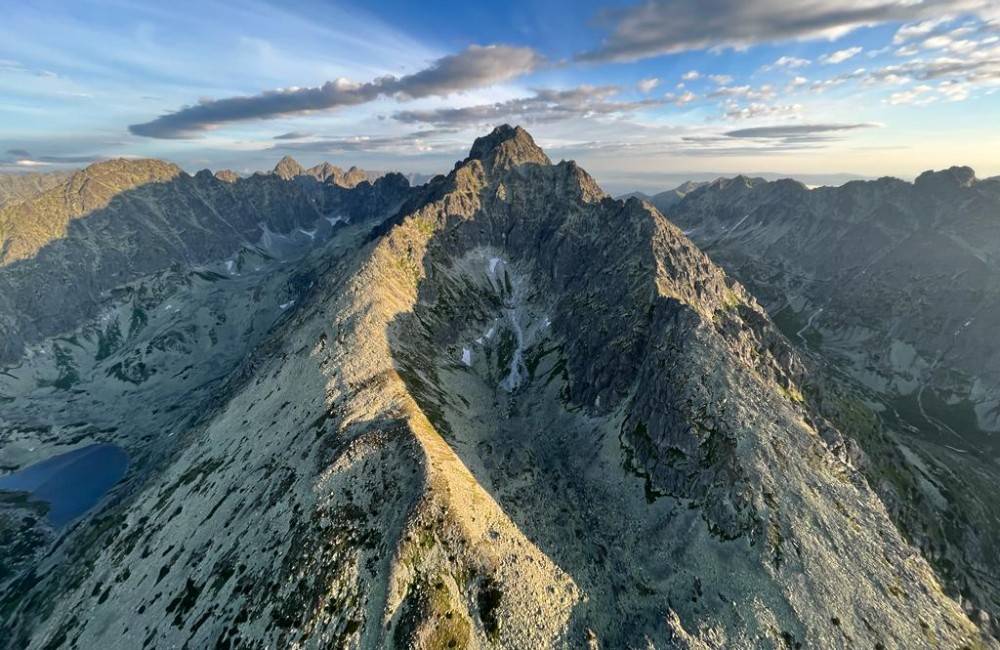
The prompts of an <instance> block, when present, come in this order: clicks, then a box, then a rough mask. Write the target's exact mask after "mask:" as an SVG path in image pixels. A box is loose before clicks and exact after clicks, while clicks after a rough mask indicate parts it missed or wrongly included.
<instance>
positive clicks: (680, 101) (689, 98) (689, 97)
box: [664, 90, 698, 107]
mask: <svg viewBox="0 0 1000 650" xmlns="http://www.w3.org/2000/svg"><path fill="white" fill-rule="evenodd" d="M664 98H665V99H666V100H667V101H669V102H672V103H673V105H674V106H679V107H684V106H687V105H688V104H690V103H691V102H693V101H694V100H696V99H698V95H695V94H694V93H693V92H691V91H690V90H689V91H687V92H684V93H682V94H680V95H675V94H674V93H667V94H666V95H664Z"/></svg>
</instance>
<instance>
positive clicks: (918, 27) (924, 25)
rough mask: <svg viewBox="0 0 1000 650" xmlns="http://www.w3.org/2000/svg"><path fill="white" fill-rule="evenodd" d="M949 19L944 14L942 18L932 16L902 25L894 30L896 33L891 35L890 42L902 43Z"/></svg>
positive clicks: (933, 28)
mask: <svg viewBox="0 0 1000 650" xmlns="http://www.w3.org/2000/svg"><path fill="white" fill-rule="evenodd" d="M949 20H951V17H950V16H945V17H942V18H932V19H930V20H922V21H920V22H918V23H909V24H906V25H903V26H902V27H900V28H899V29H898V30H896V35H895V36H893V37H892V42H893V43H894V44H895V45H902V44H903V43H905V42H906V41H908V40H909V39H911V38H916V37H918V36H926V35H927V34H930V33H931V32H932V31H934V30H935V29H937V27H938V25H941V24H942V23H945V22H947V21H949Z"/></svg>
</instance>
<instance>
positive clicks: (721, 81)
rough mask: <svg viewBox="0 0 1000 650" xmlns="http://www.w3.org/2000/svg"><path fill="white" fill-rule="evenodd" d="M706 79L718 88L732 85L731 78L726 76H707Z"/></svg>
mask: <svg viewBox="0 0 1000 650" xmlns="http://www.w3.org/2000/svg"><path fill="white" fill-rule="evenodd" d="M708 78H709V79H711V80H712V83H715V84H718V85H720V86H725V85H726V84H731V83H733V78H732V77H730V76H729V75H727V74H710V75H708Z"/></svg>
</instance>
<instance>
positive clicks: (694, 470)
mask: <svg viewBox="0 0 1000 650" xmlns="http://www.w3.org/2000/svg"><path fill="white" fill-rule="evenodd" d="M362 175H364V173H363V172H360V171H359V172H357V173H352V172H351V170H348V171H347V172H343V170H335V169H334V168H332V166H330V167H324V166H322V165H321V166H318V167H314V168H312V169H309V170H307V169H304V168H302V166H301V165H299V164H298V163H297V162H295V161H294V160H292V159H290V158H286V159H283V160H282V161H280V162H279V164H278V166H277V167H276V168H275V170H274V172H272V173H268V174H257V175H253V176H250V177H246V178H241V177H239V176H237V175H236V174H233V173H231V172H230V173H226V172H218V173H215V174H213V173H211V172H208V171H204V172H199V173H198V174H195V175H193V176H192V175H188V174H186V173H184V172H183V171H182V170H180V169H179V168H177V167H176V166H174V165H172V164H170V163H165V162H162V161H155V160H140V161H121V160H119V161H109V162H105V163H100V164H98V165H93V166H91V167H89V168H87V169H85V170H83V171H80V172H78V173H76V174H74V175H73V176H72V177H70V178H69V179H67V180H65V181H64V182H63V183H61V184H59V185H57V186H55V187H53V188H51V189H49V190H47V191H44V192H42V193H40V194H37V195H36V196H35V197H34V198H31V199H28V200H26V201H22V202H20V203H17V204H14V205H10V206H8V207H6V208H4V209H3V210H0V247H2V248H0V251H2V254H0V318H2V320H0V335H2V336H0V340H2V341H3V343H2V345H3V347H2V348H0V356H2V364H0V406H2V408H0V468H3V469H4V470H5V471H7V472H9V473H10V474H9V476H10V477H18V476H24V474H18V473H19V472H24V473H30V472H31V471H32V470H31V468H32V467H33V463H35V462H36V461H43V462H45V461H46V460H47V461H48V464H47V465H45V468H46V480H47V482H52V481H54V482H56V483H58V482H59V480H60V477H59V476H56V475H55V474H56V473H57V472H56V468H58V467H59V466H60V463H59V462H58V461H57V460H53V459H58V458H59V454H62V453H73V452H76V453H77V454H81V452H79V451H78V450H80V449H85V448H88V447H90V446H93V445H102V447H101V449H107V447H106V446H107V445H114V446H115V447H116V448H118V449H121V450H123V451H124V452H125V453H126V454H127V456H128V465H127V471H125V474H124V477H123V478H122V479H121V481H120V482H118V483H117V484H115V485H114V486H113V487H111V488H110V489H109V490H108V491H107V492H106V493H105V494H104V496H103V498H102V499H101V501H100V502H99V503H98V504H97V505H96V506H95V507H94V509H93V510H91V511H90V512H89V513H88V514H85V515H83V516H82V517H80V518H79V519H76V520H74V521H73V522H72V523H70V524H68V525H59V524H58V523H56V522H54V521H52V520H51V518H47V513H48V509H49V507H50V506H51V502H48V501H46V500H45V499H44V498H43V497H42V496H39V495H35V494H33V493H32V492H31V490H30V489H26V490H23V491H17V492H15V491H10V490H8V491H0V532H2V533H3V534H2V535H0V648H10V649H13V648H18V649H20V648H57V647H67V648H68V647H78V648H97V647H101V648H103V647H112V648H135V647H147V648H153V647H163V648H167V647H189V648H203V647H216V648H239V647H280V648H284V647H304V648H305V647H308V648H319V647H335V648H562V647H573V648H576V647H586V648H647V647H664V648H695V649H709V648H723V647H725V648H798V647H820V648H826V647H873V648H897V647H898V648H925V647H947V648H961V647H970V648H973V647H985V648H998V647H1000V644H998V642H997V640H996V637H995V636H994V635H995V634H996V633H997V629H996V627H995V626H994V624H993V622H992V621H993V619H994V617H995V615H996V613H997V603H998V602H1000V601H998V600H997V595H998V594H1000V591H998V590H997V588H996V576H997V575H1000V571H998V570H997V567H998V566H1000V562H998V558H997V554H996V549H997V548H998V540H1000V534H998V532H997V530H998V529H997V526H996V524H995V522H996V521H998V519H996V515H997V506H996V504H995V501H996V500H995V499H994V498H992V494H993V492H992V491H991V490H994V489H995V485H996V480H997V472H996V467H995V459H994V458H993V455H995V454H994V451H993V447H992V446H991V445H992V443H990V442H989V437H988V436H986V434H985V433H983V435H984V437H983V438H976V439H975V441H974V442H975V444H971V443H972V442H973V441H969V440H965V439H964V438H963V440H965V442H964V443H962V442H960V441H958V440H957V439H956V440H954V441H952V440H951V439H950V438H949V437H948V436H949V435H950V434H948V432H947V431H946V430H944V429H935V428H933V427H930V426H926V427H923V428H920V426H918V425H914V424H911V421H910V417H911V416H913V412H912V409H911V411H908V412H906V413H904V412H903V409H902V408H901V407H897V405H896V402H895V401H894V400H896V399H897V398H899V399H902V398H903V396H904V395H907V394H912V391H911V392H910V393H906V392H905V391H904V389H905V388H907V387H908V386H910V384H907V383H905V381H904V379H903V378H905V377H909V378H911V379H912V381H913V382H914V383H915V384H916V385H917V387H918V388H917V389H918V390H919V389H920V388H923V389H924V393H923V397H927V398H928V399H929V395H930V394H931V392H930V391H931V390H932V387H933V392H934V394H936V395H938V396H939V398H940V400H941V401H942V403H943V404H945V405H952V406H953V405H954V404H956V403H957V402H955V401H954V399H953V396H954V395H963V396H965V397H964V399H968V400H969V401H970V402H972V401H973V400H975V399H977V398H978V396H979V395H980V392H977V390H979V389H976V388H974V387H970V386H968V385H967V384H966V383H963V382H962V381H959V380H958V379H955V378H954V377H953V378H952V379H950V380H949V379H947V378H946V377H943V376H938V374H939V373H940V372H943V371H944V370H945V369H952V368H954V369H956V371H958V370H961V371H962V372H966V373H967V377H968V378H971V377H975V378H976V380H978V381H980V382H981V384H982V385H983V386H992V384H988V383H987V382H989V381H991V378H992V374H990V373H991V371H990V369H989V367H988V366H989V359H990V357H989V355H990V354H992V353H993V350H995V346H993V345H992V343H990V342H989V341H985V340H979V344H981V345H982V346H983V350H985V351H984V352H982V354H981V356H982V357H983V358H982V359H980V360H978V362H977V361H975V360H973V359H972V358H971V357H970V356H969V355H966V354H962V353H961V350H962V349H963V348H961V346H960V345H958V344H956V345H955V347H952V348H947V349H946V348H944V347H942V345H943V344H942V343H941V341H945V340H946V338H944V337H943V334H944V333H947V332H952V331H954V330H952V329H951V328H952V326H953V325H954V324H955V322H956V321H959V320H961V319H962V318H965V319H968V318H969V315H970V313H971V312H967V311H966V309H967V308H971V307H972V306H975V305H978V306H980V310H979V311H976V312H975V313H974V314H972V315H974V317H975V318H981V317H984V316H983V315H984V314H985V313H986V311H988V310H989V309H990V307H989V306H990V305H991V304H992V303H991V302H990V300H992V295H993V294H992V293H991V291H992V290H993V289H992V288H991V287H990V286H989V282H987V278H988V277H990V276H989V274H990V273H991V272H992V270H991V267H989V264H991V263H992V259H993V258H992V255H993V254H994V253H993V248H992V246H993V244H992V243H990V242H991V241H992V242H1000V237H996V236H995V233H993V231H992V230H990V228H992V225H991V223H992V222H991V221H990V219H989V216H990V215H991V214H992V215H994V216H995V214H996V213H995V212H993V209H994V208H993V205H994V203H993V201H994V199H995V187H994V185H993V184H992V183H990V182H980V181H976V180H974V178H973V177H972V176H971V173H967V172H966V171H965V170H961V169H958V170H950V171H948V172H944V173H939V174H929V175H926V176H924V177H921V179H920V180H918V182H917V183H916V184H915V185H911V184H907V183H902V182H901V181H889V180H884V181H877V182H874V183H859V184H848V185H846V186H844V187H843V188H839V189H837V190H814V191H809V190H808V189H806V188H805V187H804V186H803V185H802V184H801V183H796V182H792V181H780V182H774V183H771V182H767V181H763V180H758V179H750V178H743V177H741V178H736V179H727V180H717V181H713V182H710V183H707V184H698V183H692V184H690V185H688V186H685V187H683V188H678V190H676V191H671V192H667V193H664V194H660V195H656V196H653V197H650V199H649V200H639V199H635V198H630V199H628V200H624V201H623V200H616V199H613V198H611V197H610V196H608V195H607V194H606V193H605V192H604V191H603V189H602V188H601V187H600V186H599V185H598V184H597V183H596V182H595V181H594V179H593V178H592V177H591V176H590V175H589V174H588V173H587V172H586V171H584V170H583V169H582V168H581V167H579V166H578V165H577V164H576V163H574V162H560V163H558V164H553V163H552V162H551V161H550V160H549V158H548V156H547V155H546V154H545V152H544V151H542V150H541V149H540V148H539V147H538V146H537V145H536V144H535V142H534V140H533V138H532V137H531V136H530V135H529V134H528V133H527V132H526V131H525V130H523V129H521V128H520V127H511V126H502V127H498V128H497V129H495V130H494V131H493V132H491V133H489V134H487V135H484V136H483V137H480V138H478V139H476V140H475V142H474V143H473V144H472V147H471V149H470V151H469V155H468V156H467V157H466V158H465V159H463V160H461V161H459V162H458V163H457V164H456V165H455V166H454V168H453V169H452V171H451V172H450V173H449V174H447V175H446V176H437V177H434V178H433V179H431V180H429V182H427V183H426V184H422V185H419V186H412V185H411V184H409V183H408V182H407V181H406V179H405V178H404V177H402V176H400V175H396V174H387V175H384V176H380V177H379V178H377V179H375V180H372V179H371V178H370V177H369V176H367V175H364V178H363V179H362V178H361V176H362ZM657 203H658V204H659V205H663V206H664V210H666V214H667V217H669V219H668V218H667V217H665V216H664V214H661V211H660V210H659V209H657V207H655V206H656V204H657ZM949 210H950V212H949ZM949 216H950V217H951V218H950V220H949ZM671 220H675V221H674V222H672V221H671ZM963 224H965V225H963ZM679 226H680V227H679ZM682 228H683V230H682ZM685 231H687V234H685ZM935 233H937V234H936V235H935ZM997 234H1000V233H997ZM974 235H975V236H974ZM991 238H992V239H991ZM696 243H700V244H701V245H702V246H703V247H704V250H701V249H699V247H698V246H697V245H696ZM911 245H912V246H915V248H913V249H910V248H909V247H910V246H911ZM897 251H898V252H897ZM906 251H908V252H909V253H908V254H909V256H910V259H911V261H912V263H911V264H909V265H907V263H906V262H905V257H906V255H904V252H906ZM937 256H940V258H941V259H938V257H937ZM924 258H927V263H926V265H923V264H918V263H917V261H920V260H923V259H924ZM971 259H975V260H979V262H980V264H981V265H985V266H981V265H980V266H977V264H976V263H974V262H972V261H970V260H971ZM719 264H721V266H720V265H719ZM769 265H770V266H769ZM724 269H728V270H724ZM739 278H745V280H746V286H747V288H744V284H742V283H741V282H740V281H739ZM873 278H877V279H873ZM820 286H822V287H826V288H825V289H815V288H813V287H820ZM848 290H850V291H851V295H848V293H847V291H848ZM867 292H871V293H872V296H871V297H869V295H868V293H867ZM755 295H756V297H755ZM851 296H853V298H852V297H851ZM948 300H952V301H954V302H953V305H954V306H953V308H952V311H954V312H956V313H951V312H950V311H949V310H948V309H947V308H946V307H945V306H944V305H945V301H948ZM935 301H937V302H935ZM785 303H788V306H786V305H785ZM820 309H822V310H823V311H819V310H820ZM828 314H830V315H828ZM838 323H839V325H838ZM958 326H963V323H962V322H958ZM971 328H972V325H971V324H969V325H967V326H964V329H961V330H960V331H959V334H956V335H955V336H953V337H952V339H947V340H948V342H952V341H957V340H960V339H961V337H962V336H965V334H963V332H966V331H968V330H970V329H971ZM970 336H971V335H970ZM977 336H978V335H977ZM935 337H937V338H935ZM935 345H937V346H938V349H939V350H940V351H941V353H939V354H937V355H930V354H929V353H928V352H927V351H926V350H929V349H933V346H935ZM880 346H881V348H880ZM885 346H888V347H885ZM929 346H930V347H929ZM879 349H883V354H885V355H888V356H889V360H888V361H887V360H886V359H885V358H884V357H882V356H877V354H878V350H879ZM915 359H925V360H930V361H929V368H924V366H923V365H921V364H920V363H918V362H917V361H915ZM906 360H909V363H904V362H905V361H906ZM863 368H870V370H869V372H870V373H871V378H869V377H867V376H865V375H864V373H862V372H861V371H860V370H859V369H863ZM973 384H975V382H973ZM946 386H947V387H950V390H952V391H953V392H952V393H947V394H946V393H945V392H944V387H946ZM961 390H966V392H965V393H962V392H961ZM990 390H992V389H987V390H986V391H985V392H984V393H983V394H987V395H991V394H992V393H990ZM923 397H921V396H919V395H918V397H917V401H916V408H917V409H918V412H919V409H925V410H926V409H928V408H929V406H928V405H929V404H930V402H929V401H926V402H925V401H922V399H923ZM989 399H992V398H985V399H982V400H980V401H979V402H974V404H975V406H974V407H972V408H973V410H975V409H977V408H980V406H982V405H987V404H988V400H989ZM963 408H964V407H963ZM963 412H966V411H963ZM990 412H991V411H990V409H989V408H985V409H980V410H979V411H976V413H977V417H980V418H981V421H980V424H978V425H977V426H981V427H983V432H986V431H988V430H989V429H990V426H992V425H991V420H990V419H989V414H990ZM931 417H937V416H936V415H934V416H932V415H930V414H928V418H931ZM931 423H932V421H931V420H930V419H928V421H927V424H928V425H930V424H931ZM948 426H949V427H953V428H954V427H957V426H958V425H957V423H954V422H953V423H952V424H948ZM963 426H964V425H963ZM963 431H964V429H963ZM977 435H978V434H977ZM958 444H966V448H964V449H962V450H961V451H958V450H954V451H950V452H949V451H948V449H949V447H948V446H947V445H951V446H953V447H957V446H958ZM76 457H77V456H73V458H76ZM64 464H65V465H66V466H68V467H72V468H74V470H73V471H74V472H76V471H78V470H79V467H80V464H79V463H76V462H67V463H64ZM35 471H36V472H37V469H36V470H35ZM118 471H121V470H120V465H118ZM116 476H117V475H116ZM10 481H11V484H16V482H15V481H14V480H13V478H11V479H10Z"/></svg>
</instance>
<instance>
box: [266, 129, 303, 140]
mask: <svg viewBox="0 0 1000 650" xmlns="http://www.w3.org/2000/svg"><path fill="white" fill-rule="evenodd" d="M312 135H313V134H312V133H303V132H302V131H289V132H288V133H282V134H281V135H276V136H274V139H275V140H302V139H303V138H311V137H312Z"/></svg>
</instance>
